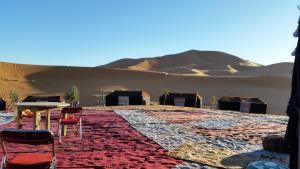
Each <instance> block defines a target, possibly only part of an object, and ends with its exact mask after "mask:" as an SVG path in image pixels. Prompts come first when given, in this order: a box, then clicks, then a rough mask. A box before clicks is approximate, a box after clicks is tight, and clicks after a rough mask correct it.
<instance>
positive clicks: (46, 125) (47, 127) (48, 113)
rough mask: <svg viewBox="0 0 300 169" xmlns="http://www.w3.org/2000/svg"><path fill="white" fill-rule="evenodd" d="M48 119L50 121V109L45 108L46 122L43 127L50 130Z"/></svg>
mask: <svg viewBox="0 0 300 169" xmlns="http://www.w3.org/2000/svg"><path fill="white" fill-rule="evenodd" d="M50 121H51V114H50V110H49V109H47V110H46V123H45V129H46V130H50V129H51V126H50Z"/></svg>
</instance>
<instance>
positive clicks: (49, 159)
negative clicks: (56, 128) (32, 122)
mask: <svg viewBox="0 0 300 169" xmlns="http://www.w3.org/2000/svg"><path fill="white" fill-rule="evenodd" d="M0 139H1V140H0V141H1V146H2V150H3V157H2V163H1V166H0V168H1V169H5V168H9V169H13V168H16V169H20V168H22V169H26V168H28V169H40V168H52V169H54V168H55V160H56V159H55V147H54V136H53V133H52V132H50V131H48V130H15V129H4V130H2V131H1V133H0ZM9 143H13V144H26V145H33V146H42V145H49V148H51V149H52V152H40V153H37V152H34V153H29V152H28V153H23V152H22V153H17V154H16V155H15V156H14V157H12V158H11V157H10V156H9V155H8V151H7V147H8V145H7V144H9ZM17 150H18V149H15V150H14V151H17Z"/></svg>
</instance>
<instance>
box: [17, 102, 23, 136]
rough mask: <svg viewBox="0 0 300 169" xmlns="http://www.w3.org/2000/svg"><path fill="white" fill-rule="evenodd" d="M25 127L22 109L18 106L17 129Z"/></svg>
mask: <svg viewBox="0 0 300 169" xmlns="http://www.w3.org/2000/svg"><path fill="white" fill-rule="evenodd" d="M22 127H23V119H22V109H21V108H19V107H18V110H17V129H18V130H19V129H22Z"/></svg>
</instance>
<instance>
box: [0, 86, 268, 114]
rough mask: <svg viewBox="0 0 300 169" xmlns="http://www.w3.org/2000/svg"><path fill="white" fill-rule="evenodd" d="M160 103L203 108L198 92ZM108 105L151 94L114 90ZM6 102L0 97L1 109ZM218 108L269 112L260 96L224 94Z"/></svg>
mask: <svg viewBox="0 0 300 169" xmlns="http://www.w3.org/2000/svg"><path fill="white" fill-rule="evenodd" d="M36 101H47V102H60V101H61V99H60V96H47V97H46V96H28V97H26V98H25V99H24V100H23V102H36ZM159 104H160V105H172V106H183V107H196V108H202V107H203V106H202V97H201V96H200V95H199V94H198V93H168V94H167V95H165V94H164V95H162V96H160V97H159ZM105 105H106V106H124V105H150V95H149V94H148V93H147V92H145V91H113V92H111V93H109V94H108V95H106V97H105ZM5 108H6V103H5V101H4V100H1V99H0V110H5ZM218 109H220V110H232V111H240V112H247V113H259V114H266V113H267V104H266V103H264V102H263V101H261V100H260V99H258V98H248V97H229V96H223V97H221V98H220V99H219V100H218Z"/></svg>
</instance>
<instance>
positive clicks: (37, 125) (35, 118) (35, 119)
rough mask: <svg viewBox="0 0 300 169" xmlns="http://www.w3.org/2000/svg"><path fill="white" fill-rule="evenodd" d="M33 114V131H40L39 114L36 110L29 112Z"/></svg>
mask: <svg viewBox="0 0 300 169" xmlns="http://www.w3.org/2000/svg"><path fill="white" fill-rule="evenodd" d="M31 111H32V112H33V130H39V129H40V122H39V119H40V112H38V111H37V110H36V109H32V110H31Z"/></svg>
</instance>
